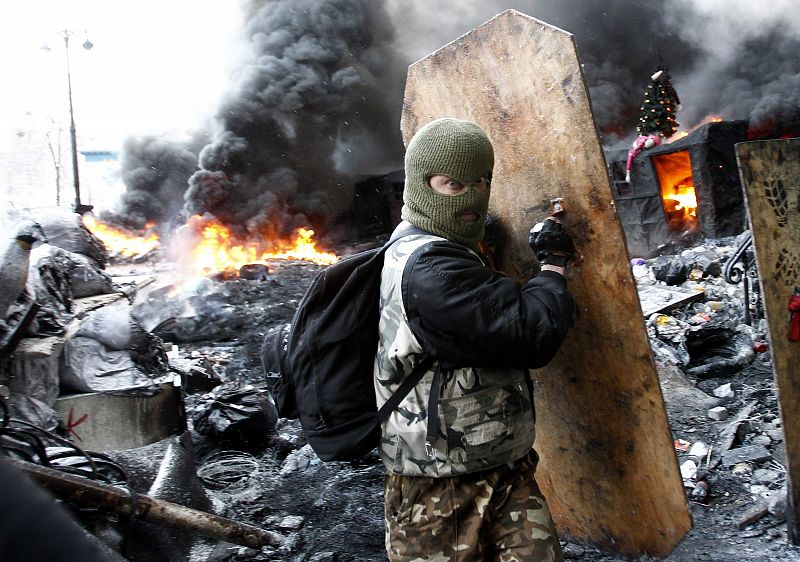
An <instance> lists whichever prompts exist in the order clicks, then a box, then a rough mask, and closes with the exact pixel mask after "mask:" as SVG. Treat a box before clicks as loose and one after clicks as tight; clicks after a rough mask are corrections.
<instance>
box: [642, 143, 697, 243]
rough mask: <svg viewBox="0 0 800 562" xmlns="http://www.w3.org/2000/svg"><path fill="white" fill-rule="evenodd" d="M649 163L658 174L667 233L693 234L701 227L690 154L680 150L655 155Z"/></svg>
mask: <svg viewBox="0 0 800 562" xmlns="http://www.w3.org/2000/svg"><path fill="white" fill-rule="evenodd" d="M652 161H653V165H654V166H655V169H656V173H657V174H658V183H659V185H660V189H661V199H662V200H663V201H664V209H665V211H666V213H667V217H668V219H669V220H668V223H669V228H670V230H673V231H679V232H685V231H689V232H694V231H695V230H697V229H698V227H699V226H700V225H699V223H698V220H697V193H696V192H695V189H694V179H693V178H692V163H691V160H690V158H689V153H688V152H687V151H685V150H683V151H679V152H672V153H670V154H660V155H658V156H654V157H653V158H652Z"/></svg>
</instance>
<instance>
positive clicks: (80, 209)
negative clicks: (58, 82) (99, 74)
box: [59, 29, 94, 215]
mask: <svg viewBox="0 0 800 562" xmlns="http://www.w3.org/2000/svg"><path fill="white" fill-rule="evenodd" d="M59 33H61V36H62V37H63V38H64V50H65V51H66V54H67V95H68V96H69V137H70V141H72V183H73V185H74V186H75V212H76V213H78V214H80V215H83V214H84V213H88V212H89V211H91V210H92V205H84V204H83V203H81V180H80V176H79V175H78V142H77V140H76V135H75V112H74V111H73V109H72V77H71V76H70V70H69V38H70V35H72V31H70V30H69V29H65V30H64V31H60V32H59ZM92 47H94V45H93V44H92V42H91V41H89V40H88V39H87V40H86V41H84V43H83V48H84V49H86V50H87V51H90V50H91V49H92Z"/></svg>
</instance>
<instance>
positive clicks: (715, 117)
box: [667, 115, 722, 143]
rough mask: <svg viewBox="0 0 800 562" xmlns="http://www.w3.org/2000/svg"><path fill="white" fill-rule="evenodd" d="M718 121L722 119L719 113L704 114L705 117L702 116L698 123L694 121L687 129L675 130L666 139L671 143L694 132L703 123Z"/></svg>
mask: <svg viewBox="0 0 800 562" xmlns="http://www.w3.org/2000/svg"><path fill="white" fill-rule="evenodd" d="M720 121H722V117H720V116H719V115H706V116H705V117H703V119H702V120H701V121H700V122H699V123H695V124H694V125H692V126H691V127H689V128H688V129H681V130H678V131H676V132H675V134H674V135H672V136H671V137H670V138H669V139H668V140H667V143H673V142H675V141H677V140H681V139H683V138H686V137H688V136H689V135H690V134H692V133H693V132H695V131H696V130H697V129H699V128H700V127H702V126H703V125H706V124H708V123H719V122H720Z"/></svg>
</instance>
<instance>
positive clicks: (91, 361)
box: [61, 336, 158, 394]
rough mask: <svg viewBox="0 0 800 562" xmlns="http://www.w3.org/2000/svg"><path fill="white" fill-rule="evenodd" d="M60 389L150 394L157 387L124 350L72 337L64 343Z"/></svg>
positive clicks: (93, 340)
mask: <svg viewBox="0 0 800 562" xmlns="http://www.w3.org/2000/svg"><path fill="white" fill-rule="evenodd" d="M61 390H62V392H65V393H66V392H113V393H115V394H116V393H120V392H122V393H125V394H138V393H141V392H144V393H145V394H152V393H153V392H154V391H155V392H157V390H158V386H157V385H155V383H154V382H153V381H152V380H151V379H150V377H148V376H147V375H146V374H145V373H143V372H142V371H141V370H140V369H139V368H138V367H137V366H136V364H135V363H134V362H133V359H131V356H130V355H129V354H128V352H127V351H118V350H115V349H110V348H108V347H106V346H105V345H104V344H103V343H101V342H99V341H97V340H95V339H92V338H86V337H80V336H76V337H74V338H72V339H70V340H69V341H67V343H66V345H65V346H64V369H63V370H62V372H61Z"/></svg>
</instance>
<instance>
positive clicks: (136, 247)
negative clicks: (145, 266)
mask: <svg viewBox="0 0 800 562" xmlns="http://www.w3.org/2000/svg"><path fill="white" fill-rule="evenodd" d="M83 224H84V226H86V228H88V229H89V231H90V232H91V233H92V234H94V235H95V236H97V238H99V239H100V241H102V242H103V244H105V246H106V249H107V250H108V251H109V252H111V253H112V254H117V255H122V256H125V257H127V258H133V257H136V256H141V255H144V254H146V253H147V252H150V251H151V250H154V249H155V248H158V247H159V246H160V245H161V242H160V241H159V239H158V235H156V234H150V235H148V236H137V235H135V234H133V233H131V232H129V231H126V230H123V229H121V228H116V227H113V226H111V225H109V224H107V223H104V222H103V221H101V220H98V219H97V218H96V217H95V216H94V215H93V214H91V213H86V214H85V215H83ZM153 226H154V225H152V224H150V225H147V228H152V227H153Z"/></svg>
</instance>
